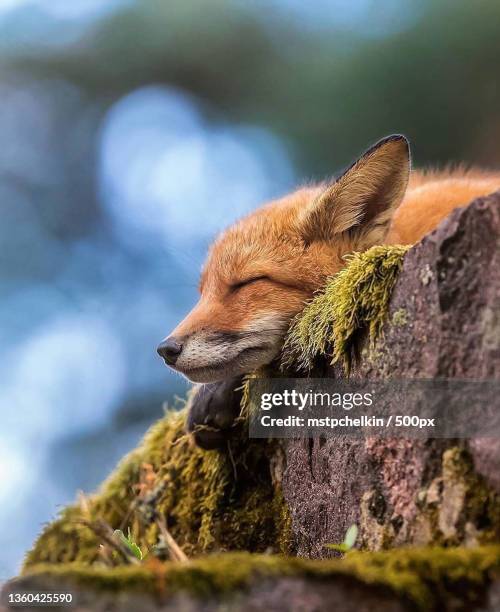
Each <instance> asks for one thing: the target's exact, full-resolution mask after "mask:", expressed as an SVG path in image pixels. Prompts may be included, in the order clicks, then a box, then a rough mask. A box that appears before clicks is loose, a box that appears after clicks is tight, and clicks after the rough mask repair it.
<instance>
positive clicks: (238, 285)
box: [231, 275, 271, 291]
mask: <svg viewBox="0 0 500 612" xmlns="http://www.w3.org/2000/svg"><path fill="white" fill-rule="evenodd" d="M261 280H271V279H270V278H269V276H265V275H261V276H254V277H253V278H246V279H245V280H242V281H238V282H237V283H233V284H232V285H231V291H238V289H241V288H242V287H246V286H247V285H252V284H253V283H256V282H258V281H261Z"/></svg>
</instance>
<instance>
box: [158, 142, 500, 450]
mask: <svg viewBox="0 0 500 612" xmlns="http://www.w3.org/2000/svg"><path fill="white" fill-rule="evenodd" d="M498 188H500V174H496V173H493V172H483V171H479V170H471V171H466V170H463V169H457V170H454V171H443V172H417V171H413V172H410V151H409V145H408V141H407V140H406V138H405V137H404V136H401V135H393V136H389V137H387V138H384V139H383V140H381V141H379V142H377V143H376V144H375V145H374V146H372V147H371V148H369V149H368V150H367V151H366V152H365V153H364V154H363V155H362V156H361V157H360V158H359V159H358V160H357V161H355V162H354V163H353V164H352V165H351V166H350V167H349V168H348V169H347V170H346V171H345V172H344V173H343V174H342V175H341V176H340V177H339V178H338V179H336V180H334V181H332V182H326V183H322V184H318V185H314V186H308V187H303V188H301V189H299V190H298V191H296V192H294V193H292V194H291V195H288V196H286V197H284V198H282V199H279V200H276V201H273V202H270V203H268V204H266V205H264V206H262V207H261V208H259V209H257V210H256V211H255V212H253V213H252V214H250V215H249V216H247V217H245V218H244V219H242V220H241V221H239V222H238V223H236V224H235V225H234V226H232V227H230V228H229V229H228V230H226V231H225V232H224V233H223V234H222V235H221V236H220V237H219V238H218V239H217V240H216V241H215V243H214V244H213V245H212V247H211V249H210V252H209V255H208V259H207V262H206V265H205V267H204V270H203V272H202V275H201V280H200V287H199V288H200V300H199V302H198V304H197V305H196V306H195V307H194V308H193V310H192V311H191V312H190V313H189V314H188V315H187V317H186V318H185V319H184V320H183V321H182V322H181V323H179V325H178V326H177V327H176V328H175V329H174V331H173V332H172V334H171V335H170V336H168V337H167V338H166V339H165V340H164V341H163V342H162V343H161V344H160V346H159V347H158V353H159V354H160V356H161V357H163V359H164V360H165V362H166V363H167V364H168V365H169V366H170V367H172V368H174V369H175V370H177V371H178V372H181V373H182V374H184V375H185V376H186V377H187V378H189V379H190V380H192V381H194V382H200V383H215V384H210V385H205V386H204V387H203V389H202V391H201V392H200V393H199V394H198V395H197V396H196V398H195V400H194V401H193V404H192V407H191V413H190V415H189V417H188V428H189V429H191V430H193V429H196V425H198V424H204V425H209V426H212V427H208V428H206V427H205V428H204V429H205V430H207V431H208V430H209V429H211V428H212V429H213V430H214V432H212V434H210V436H209V437H210V438H211V439H210V440H207V439H204V438H203V435H198V436H197V437H196V439H197V441H198V443H199V444H200V445H202V446H205V447H211V446H215V445H216V442H217V443H219V442H220V441H221V440H222V439H223V438H224V436H223V435H222V434H221V433H220V430H224V428H225V427H226V426H227V424H228V423H230V422H231V414H232V412H231V411H233V412H234V410H236V406H237V404H238V401H237V400H238V397H237V394H235V393H234V389H235V388H236V387H237V386H238V384H239V381H240V377H241V375H244V374H246V373H249V372H252V371H254V370H255V369H257V368H259V367H260V366H263V365H265V364H268V363H271V362H272V361H273V360H274V359H275V358H276V357H277V356H278V355H279V352H280V349H281V346H282V343H283V339H284V336H285V333H286V331H287V329H288V326H289V323H290V321H291V319H292V318H293V317H294V315H296V314H297V313H298V312H300V311H301V310H302V308H303V307H304V303H305V302H307V301H308V300H309V299H310V298H311V297H312V296H313V294H314V293H315V292H316V291H317V290H318V289H320V288H321V287H322V286H324V284H325V281H326V279H327V278H328V277H329V276H331V275H332V274H335V273H336V272H338V271H339V270H340V269H341V268H342V267H343V266H344V265H345V260H344V256H345V255H346V254H348V253H350V252H352V251H364V250H366V249H368V248H370V247H372V246H373V245H379V244H413V243H415V242H417V241H419V240H420V239H421V238H422V237H423V236H424V235H425V234H427V233H428V232H430V231H431V230H433V229H434V228H435V227H436V226H437V225H438V223H439V222H440V221H441V220H442V219H443V218H444V217H446V216H447V215H448V214H449V213H450V212H451V211H452V210H453V209H454V208H456V207H458V206H461V205H465V204H467V203H468V202H470V201H471V200H472V199H474V198H476V197H478V196H481V195H485V194H488V193H491V192H493V191H495V190H496V189H498ZM230 412H231V414H229V413H230ZM205 437H206V436H205ZM212 442H213V444H212Z"/></svg>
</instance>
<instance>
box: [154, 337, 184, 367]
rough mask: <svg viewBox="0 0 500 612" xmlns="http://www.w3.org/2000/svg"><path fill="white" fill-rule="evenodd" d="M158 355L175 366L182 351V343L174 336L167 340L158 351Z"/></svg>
mask: <svg viewBox="0 0 500 612" xmlns="http://www.w3.org/2000/svg"><path fill="white" fill-rule="evenodd" d="M156 350H157V352H158V355H160V357H163V359H165V361H166V362H167V363H168V364H169V365H174V364H175V362H176V361H177V358H178V357H179V355H180V354H181V351H182V342H179V341H178V340H177V338H175V337H174V336H169V337H168V338H165V340H163V342H162V343H161V344H160V345H159V346H158V348H157V349H156Z"/></svg>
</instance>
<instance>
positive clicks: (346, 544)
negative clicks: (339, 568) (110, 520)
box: [323, 525, 358, 553]
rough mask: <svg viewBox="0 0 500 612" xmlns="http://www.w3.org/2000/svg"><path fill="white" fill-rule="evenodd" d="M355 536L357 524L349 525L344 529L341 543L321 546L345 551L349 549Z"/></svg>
mask: <svg viewBox="0 0 500 612" xmlns="http://www.w3.org/2000/svg"><path fill="white" fill-rule="evenodd" d="M357 538H358V526H357V525H351V526H350V527H349V529H348V530H347V531H346V534H345V536H344V541H343V542H342V544H323V546H324V547H325V548H329V549H330V550H336V551H338V552H341V553H345V552H347V551H348V550H351V548H352V547H353V546H354V544H355V543H356V540H357Z"/></svg>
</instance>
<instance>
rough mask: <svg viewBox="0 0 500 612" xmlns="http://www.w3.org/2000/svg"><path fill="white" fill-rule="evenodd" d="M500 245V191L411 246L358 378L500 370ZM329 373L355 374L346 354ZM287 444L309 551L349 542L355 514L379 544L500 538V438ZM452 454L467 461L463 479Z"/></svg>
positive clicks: (286, 490) (294, 506) (287, 475)
mask: <svg viewBox="0 0 500 612" xmlns="http://www.w3.org/2000/svg"><path fill="white" fill-rule="evenodd" d="M499 245H500V193H497V194H493V195H491V196H488V197H485V198H481V199H478V200H476V201H474V202H473V203H472V204H470V205H469V206H467V207H466V208H462V209H459V210H456V211H454V212H453V213H452V215H451V216H450V217H449V218H448V219H446V220H444V221H443V222H442V223H441V225H440V226H439V227H438V228H437V229H436V231H434V232H433V233H432V234H430V235H428V236H426V237H425V238H424V239H423V240H422V242H421V243H419V244H417V245H416V246H415V247H414V248H412V249H410V250H409V251H408V252H407V254H406V256H405V259H404V264H403V268H402V271H401V273H400V275H399V278H398V280H397V282H396V285H395V288H394V292H393V295H392V299H391V302H390V307H389V313H388V317H387V321H386V323H385V325H384V327H383V332H382V335H381V339H380V340H379V341H378V342H377V343H376V346H375V347H372V348H371V347H370V346H369V340H368V339H367V338H365V340H364V343H362V344H361V347H360V352H361V354H362V358H361V360H360V361H359V362H358V363H356V364H355V365H354V366H353V368H352V371H351V377H352V378H353V379H356V378H359V379H363V378H366V377H369V378H372V379H385V378H387V377H388V376H390V377H392V378H395V379H398V378H401V379H405V378H422V379H431V378H466V379H474V380H488V379H497V380H498V379H500V248H499ZM326 375H327V376H331V377H336V378H339V377H340V378H343V377H345V374H344V372H343V369H342V367H341V366H340V365H339V364H337V365H335V366H333V367H332V366H330V367H327V369H326ZM284 450H285V465H286V468H285V470H284V474H283V481H282V486H283V494H284V497H285V499H286V501H287V503H288V506H289V508H290V511H291V516H292V530H293V534H294V538H295V543H296V546H297V551H298V554H300V555H304V556H308V557H323V556H324V554H325V553H324V549H323V547H322V545H323V543H325V542H340V541H342V539H343V536H344V534H345V532H346V530H347V528H348V527H349V525H351V524H352V523H357V524H358V525H360V527H361V538H362V541H363V544H364V545H365V546H367V547H368V548H370V549H378V548H386V547H388V546H394V545H402V544H412V543H420V544H421V543H430V542H444V543H446V542H453V543H461V542H465V541H467V540H468V539H470V537H471V536H470V534H471V533H472V531H473V532H474V534H475V535H474V539H475V540H477V539H479V540H480V541H481V539H483V540H486V541H487V540H489V539H495V538H498V537H500V531H499V529H500V512H499V498H498V496H497V495H496V492H499V491H500V469H499V468H500V440H498V439H488V438H480V439H473V440H470V441H469V443H468V444H466V441H465V440H462V441H457V440H445V439H440V440H432V439H431V440H421V439H418V440H417V439H413V440H404V439H386V438H377V439H366V440H361V439H353V438H349V437H338V438H335V437H332V438H327V439H324V440H320V439H316V440H309V441H294V440H291V441H286V442H285V443H284ZM450 453H451V455H450ZM450 456H455V457H457V458H458V459H457V461H458V462H459V463H460V464H461V466H462V468H463V469H462V472H463V474H462V476H456V478H454V480H453V482H451V481H450V474H449V470H448V472H447V469H446V464H447V460H448V459H449V457H450ZM471 460H472V461H473V464H474V470H472V469H471V466H470V462H471ZM458 471H460V470H458ZM481 475H482V476H483V477H484V479H485V480H486V482H487V483H488V485H489V487H488V486H486V482H484V481H483V479H482V478H481V477H480V476H481ZM438 485H439V486H438ZM438 489H440V492H439V493H438ZM466 523H469V526H468V528H467V529H466V528H465V525H466ZM472 526H475V529H472Z"/></svg>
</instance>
